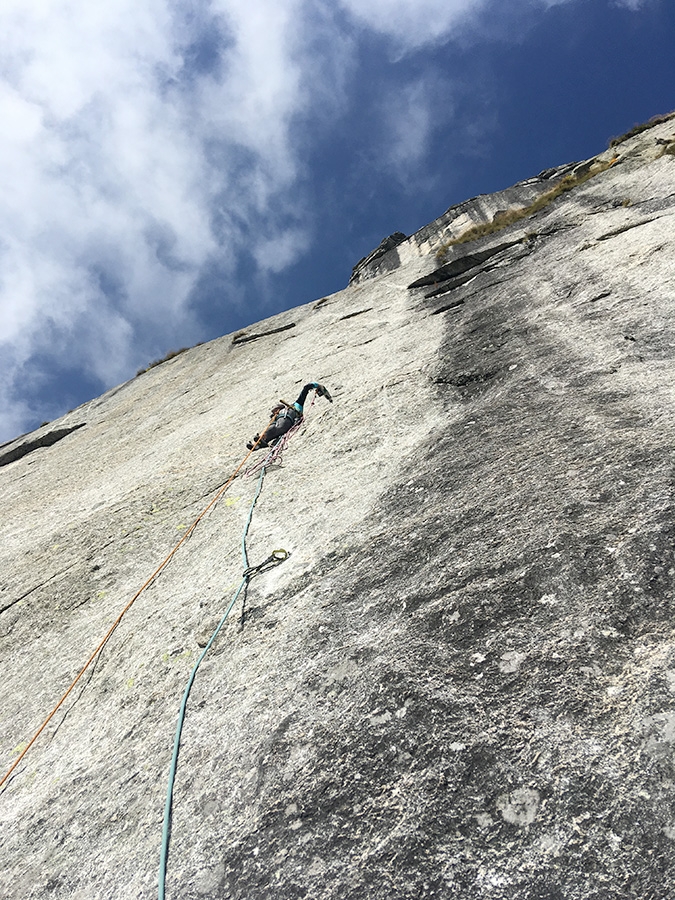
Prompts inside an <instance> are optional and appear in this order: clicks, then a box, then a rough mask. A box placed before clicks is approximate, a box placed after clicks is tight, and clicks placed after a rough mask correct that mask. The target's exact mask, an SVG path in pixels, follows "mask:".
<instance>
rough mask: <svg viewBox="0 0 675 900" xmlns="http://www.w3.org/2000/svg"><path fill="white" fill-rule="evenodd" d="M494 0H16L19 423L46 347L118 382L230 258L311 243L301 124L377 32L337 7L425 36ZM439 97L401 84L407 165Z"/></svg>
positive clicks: (184, 326) (0, 50) (0, 161)
mask: <svg viewBox="0 0 675 900" xmlns="http://www.w3.org/2000/svg"><path fill="white" fill-rule="evenodd" d="M493 2H495V0H338V3H337V4H335V3H333V2H331V0H246V2H242V0H144V2H143V3H141V4H139V3H138V2H136V0H106V2H105V3H92V2H90V0H3V2H2V5H1V6H0V33H2V35H3V41H2V44H1V45H0V121H2V123H3V128H2V133H1V135H0V170H1V171H2V173H3V190H2V192H1V193H0V384H1V385H3V388H2V389H3V390H4V391H5V394H4V396H2V397H0V405H1V406H2V409H3V412H2V415H1V417H0V440H2V439H3V437H9V436H11V431H12V430H13V429H15V428H17V426H18V427H19V428H21V425H20V423H22V422H27V421H28V418H27V417H29V416H33V417H34V416H35V414H36V409H35V404H34V402H33V401H32V400H31V399H30V397H29V396H28V394H27V393H26V392H25V391H22V389H20V385H19V381H20V380H21V379H23V378H24V374H25V372H26V371H27V369H30V366H31V365H37V363H35V359H36V357H37V356H38V355H39V356H40V357H41V359H43V360H44V359H45V358H47V357H49V356H50V355H52V356H53V357H54V358H55V359H67V361H68V363H69V365H71V366H72V367H73V368H75V369H77V368H78V367H80V368H81V370H82V372H83V373H85V374H86V376H87V377H88V378H91V377H95V378H98V379H100V380H101V382H102V384H101V387H104V386H109V385H110V384H112V383H114V382H115V381H117V380H120V379H122V378H125V377H127V376H128V375H129V374H130V373H131V371H132V369H133V367H134V366H135V365H136V364H137V362H138V361H139V357H140V361H147V354H148V353H152V354H154V353H156V352H157V351H158V350H162V349H166V348H168V347H170V346H172V345H174V344H175V342H176V339H177V336H178V339H179V340H181V341H183V342H184V341H187V340H190V337H191V336H192V335H195V339H197V338H196V335H197V333H198V323H197V322H196V320H195V312H194V310H193V308H192V307H191V298H192V297H193V292H194V290H195V286H196V285H197V284H198V283H199V279H200V276H201V275H202V274H203V273H204V272H205V271H207V270H208V269H209V266H212V265H213V264H214V262H217V264H218V268H219V271H221V272H223V271H225V272H228V271H229V272H231V273H234V272H235V271H236V267H237V264H238V261H239V260H240V258H241V256H242V254H247V256H248V258H249V259H253V260H255V261H256V262H257V265H258V267H259V270H260V273H261V274H262V276H263V277H264V276H265V275H266V274H270V273H275V272H279V271H281V270H282V269H283V268H284V267H287V266H289V265H290V264H292V263H293V262H294V261H295V260H296V259H297V258H298V257H299V255H300V254H302V253H303V252H305V251H306V249H307V248H308V247H309V246H310V243H311V236H310V235H309V233H308V232H307V226H306V225H305V222H304V221H303V212H304V211H303V210H302V207H301V205H300V201H299V200H298V197H297V190H295V186H296V184H297V179H298V177H299V174H300V173H301V171H302V168H301V166H302V160H303V158H304V147H303V146H302V143H301V142H302V141H308V142H311V140H312V137H313V131H314V130H317V129H318V130H320V129H321V128H326V127H329V126H328V124H327V123H329V122H330V120H331V116H333V115H334V114H335V113H336V111H339V110H340V108H341V104H342V103H343V102H344V91H345V87H344V85H345V83H346V79H347V75H348V73H349V72H350V68H351V66H352V64H353V63H354V61H355V57H356V46H357V44H358V37H357V36H356V35H357V32H358V29H356V30H355V29H354V28H351V30H350V29H347V30H346V31H342V30H341V29H340V28H339V26H338V25H337V21H338V19H336V18H335V17H336V15H338V13H336V10H338V11H339V14H341V15H342V16H343V17H344V14H345V12H346V13H347V14H348V15H349V16H351V21H352V25H353V24H354V23H356V24H357V25H358V26H360V27H365V28H366V29H370V30H371V31H376V32H378V33H379V34H382V35H385V36H386V37H387V38H389V39H391V41H392V45H393V46H395V47H396V48H397V49H398V50H400V49H401V48H402V49H403V51H404V52H405V51H406V50H414V49H416V48H419V47H420V46H423V45H424V44H428V43H434V42H438V41H441V40H445V39H447V38H448V36H450V35H453V34H457V33H459V32H460V31H461V30H462V29H463V28H464V26H465V25H467V24H471V22H473V21H475V20H476V17H477V16H479V14H484V13H485V12H486V10H488V8H489V6H490V4H491V3H493ZM518 2H520V3H523V4H527V3H535V4H537V5H542V4H544V5H545V4H546V3H549V4H550V3H551V2H552V0H518ZM617 2H623V3H624V4H625V5H628V6H631V7H633V8H636V7H637V6H638V5H639V2H638V0H617ZM425 79H426V80H425ZM437 96H438V91H437V90H436V88H435V87H434V85H430V83H429V80H428V78H427V77H426V76H421V77H420V78H419V79H418V80H417V81H416V82H414V83H412V84H409V85H407V86H405V87H404V88H403V89H401V90H400V91H398V92H397V94H396V96H392V97H388V98H386V100H384V101H383V102H382V104H381V116H382V117H383V120H384V123H385V126H386V127H385V128H384V129H382V133H383V137H382V140H383V150H382V153H381V156H382V158H385V161H386V162H387V164H388V165H389V166H390V167H392V168H394V169H398V170H399V171H404V170H405V169H406V167H408V168H410V167H411V166H414V164H415V163H418V162H419V161H420V160H421V159H422V157H423V155H424V154H425V153H426V152H427V150H428V146H429V141H430V138H431V136H432V134H433V131H434V128H435V127H436V124H435V116H437V115H438V105H437V104H436V106H434V99H435V97H437ZM443 96H444V98H445V97H447V96H450V93H449V91H446V90H445V89H444V93H443ZM446 113H447V114H448V115H450V114H451V110H450V112H448V111H447V109H446ZM299 122H303V123H304V125H303V127H302V128H299V127H298V123H299ZM308 123H311V128H310V127H308ZM379 124H381V123H379ZM233 277H234V274H233ZM39 374H40V373H39V372H36V373H35V376H36V378H38V379H39ZM12 386H14V392H13V393H12ZM38 414H39V413H38Z"/></svg>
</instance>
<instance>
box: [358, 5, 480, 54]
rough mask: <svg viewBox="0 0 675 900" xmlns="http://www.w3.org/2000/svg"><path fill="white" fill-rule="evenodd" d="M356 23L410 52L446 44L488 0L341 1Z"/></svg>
mask: <svg viewBox="0 0 675 900" xmlns="http://www.w3.org/2000/svg"><path fill="white" fill-rule="evenodd" d="M340 2H341V4H342V6H343V7H344V8H345V9H347V10H348V11H349V12H350V13H351V14H352V15H353V16H354V17H355V18H356V19H357V20H359V21H361V22H363V23H365V24H366V25H368V27H369V28H372V29H373V30H374V31H378V32H380V33H381V34H386V35H388V36H389V37H392V38H394V39H396V40H397V41H400V42H401V44H403V45H404V46H405V47H406V48H408V49H412V48H416V47H419V46H421V45H423V44H428V43H433V42H434V41H438V40H445V39H446V38H447V36H448V34H449V33H450V32H451V31H452V30H453V29H455V28H458V27H460V26H462V25H464V24H465V23H466V22H467V20H468V19H470V18H471V17H473V16H475V15H476V14H477V13H479V12H480V11H481V10H482V9H483V8H484V7H485V5H486V3H487V2H488V0H340Z"/></svg>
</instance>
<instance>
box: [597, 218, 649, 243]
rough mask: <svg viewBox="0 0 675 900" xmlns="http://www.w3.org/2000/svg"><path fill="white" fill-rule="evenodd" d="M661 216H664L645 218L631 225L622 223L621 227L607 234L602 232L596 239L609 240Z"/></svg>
mask: <svg viewBox="0 0 675 900" xmlns="http://www.w3.org/2000/svg"><path fill="white" fill-rule="evenodd" d="M661 218H662V216H654V217H653V218H652V219H643V220H642V221H641V222H631V223H630V224H629V225H622V226H621V228H615V229H614V230H613V231H608V232H607V234H601V235H600V237H598V238H596V241H607V240H609V238H613V237H616V236H617V235H619V234H624V232H626V231H630V230H631V228H639V227H640V225H649V223H650V222H656V220H657V219H661Z"/></svg>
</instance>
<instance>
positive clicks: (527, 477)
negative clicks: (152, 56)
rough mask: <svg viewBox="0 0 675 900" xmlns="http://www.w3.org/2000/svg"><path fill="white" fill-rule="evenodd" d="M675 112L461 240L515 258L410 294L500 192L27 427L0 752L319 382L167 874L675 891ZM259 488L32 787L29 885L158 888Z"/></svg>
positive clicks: (523, 193)
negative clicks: (299, 296)
mask: <svg viewBox="0 0 675 900" xmlns="http://www.w3.org/2000/svg"><path fill="white" fill-rule="evenodd" d="M674 132H675V122H673V121H670V122H666V123H664V124H662V125H659V126H657V127H655V128H652V129H650V130H648V131H645V132H644V133H642V134H640V135H638V136H637V137H634V138H631V139H630V140H628V141H626V142H625V143H624V144H621V145H619V147H617V148H616V151H612V152H608V153H607V154H604V155H603V156H602V158H603V159H609V158H611V157H612V156H613V154H614V153H615V152H616V153H617V154H618V159H617V161H616V163H615V164H614V165H613V166H612V167H611V168H610V169H608V170H607V171H604V172H601V173H600V174H598V175H596V176H595V177H594V178H592V179H590V180H589V181H587V182H586V183H585V184H582V185H580V186H579V187H577V188H575V189H573V190H571V191H570V192H568V193H566V194H564V195H563V196H561V197H560V198H558V199H557V200H555V201H553V202H552V203H551V204H550V205H548V206H547V207H545V208H544V209H543V210H542V211H540V212H538V213H536V214H535V215H533V216H531V217H529V218H527V219H524V220H522V221H520V222H517V223H515V224H513V225H510V226H509V227H507V228H505V229H503V230H502V231H499V232H496V233H494V234H492V235H488V236H486V237H483V238H481V239H479V240H477V241H473V242H470V243H466V244H460V245H457V246H456V247H454V248H453V249H452V250H451V251H450V252H449V254H448V256H447V257H446V259H445V262H446V263H451V262H453V261H454V260H459V259H460V258H463V257H468V255H470V254H479V253H481V252H482V251H488V250H490V249H491V248H498V247H502V249H501V250H499V251H498V252H496V253H493V254H489V253H483V254H482V258H481V261H480V262H479V263H478V264H477V265H475V266H472V265H470V264H469V262H467V261H466V260H465V262H464V263H458V264H457V266H456V267H455V270H456V271H455V274H454V275H452V276H447V270H446V272H445V274H444V273H443V272H441V273H440V274H437V275H436V276H433V277H430V278H427V279H426V280H427V281H428V282H429V283H428V284H427V285H422V286H420V287H416V288H412V289H409V287H408V286H409V285H410V284H412V283H414V282H416V281H419V280H420V279H422V280H424V276H430V275H431V273H433V272H434V271H435V270H436V269H438V268H439V266H440V263H439V262H438V261H437V260H436V258H435V255H434V252H433V251H434V250H435V249H436V248H437V247H438V246H439V245H440V244H442V243H443V241H445V240H447V237H448V234H449V233H453V232H452V223H453V222H455V227H456V228H457V227H458V226H457V225H456V223H457V222H458V221H464V219H461V217H462V216H463V217H465V218H466V217H468V218H467V221H477V220H480V217H478V218H477V215H478V214H477V213H476V214H475V215H474V214H473V213H472V210H474V207H472V206H471V203H473V201H469V202H467V204H463V205H462V209H461V210H456V214H455V213H452V211H449V212H448V213H446V214H445V215H444V216H443V217H441V219H439V220H438V221H437V223H432V225H431V226H427V228H426V229H422V231H421V232H420V233H419V234H418V235H417V236H412V237H411V238H409V239H408V240H407V241H406V242H403V243H401V244H399V246H398V247H396V248H394V249H393V250H389V251H388V253H387V254H386V256H383V257H381V258H379V259H375V260H374V261H372V260H371V261H370V262H369V263H368V264H367V266H366V268H365V269H364V270H363V271H362V272H361V273H360V275H359V279H358V280H357V283H354V284H353V285H352V286H351V287H349V288H347V289H346V290H344V291H342V292H340V293H339V294H336V295H333V296H331V297H328V298H324V299H322V300H320V301H317V302H315V303H311V304H308V305H306V306H304V307H300V308H298V309H294V310H291V311H289V312H286V313H283V314H281V315H279V316H275V317H273V318H272V319H269V320H267V321H265V322H262V323H258V324H257V325H255V326H252V327H251V328H250V329H247V332H246V334H244V335H243V337H244V338H246V337H249V338H252V339H251V340H244V341H243V342H242V339H241V338H242V336H241V335H239V336H235V343H233V337H232V336H231V335H230V336H225V337H223V338H221V339H219V340H217V341H214V342H212V343H210V344H207V345H203V346H199V347H195V348H193V349H192V350H189V351H187V352H185V353H183V354H181V355H180V356H177V357H175V358H174V359H172V360H170V361H168V362H165V363H163V364H161V365H159V366H157V367H155V368H153V369H151V370H149V371H148V372H146V373H145V374H143V375H141V376H139V377H138V378H136V379H134V380H133V381H131V382H129V383H127V384H125V385H122V386H121V387H119V388H117V389H115V390H113V391H110V392H108V393H107V394H105V395H104V396H103V397H101V398H99V399H97V400H94V401H92V402H91V403H88V404H86V405H85V406H83V407H80V408H79V409H76V410H74V411H72V412H71V413H69V414H68V415H67V416H65V417H63V419H61V420H59V421H58V422H53V423H50V424H49V425H47V426H44V427H43V428H41V429H39V430H38V431H37V432H35V433H34V434H32V435H26V436H23V437H22V438H20V439H17V441H16V442H13V443H10V444H6V445H4V446H3V447H0V497H1V498H2V509H3V520H2V541H1V543H0V673H1V676H2V704H1V706H0V765H1V767H2V770H3V773H4V771H6V770H7V769H8V768H9V767H10V765H11V764H12V762H13V760H14V759H16V757H17V755H18V753H19V752H20V751H21V748H22V747H23V746H24V744H25V742H26V741H27V740H28V739H30V737H31V736H32V734H33V733H34V731H35V730H36V729H37V728H38V726H39V725H40V724H41V722H42V721H43V719H44V717H45V716H46V715H47V714H48V713H49V711H50V710H51V708H52V707H53V705H54V704H55V703H56V701H57V700H58V698H59V697H60V696H61V694H62V693H63V691H65V690H66V688H67V687H68V685H69V683H70V681H71V679H72V678H73V677H74V676H75V674H76V673H77V672H78V670H79V669H80V667H81V666H82V665H83V664H84V662H85V661H86V659H87V657H88V656H89V654H90V653H91V652H92V651H93V649H94V648H95V647H96V645H97V644H98V642H99V641H100V640H101V638H102V637H103V635H104V634H105V633H106V631H107V629H108V628H109V627H110V625H111V624H112V622H113V621H114V620H115V618H116V617H117V616H118V615H119V613H120V612H121V610H122V608H123V607H124V606H125V604H126V603H128V601H129V600H130V598H131V597H132V596H133V595H134V593H135V592H136V591H137V590H138V588H139V587H140V586H141V585H142V584H143V582H144V581H145V580H146V579H147V578H148V576H149V575H150V574H151V573H152V572H153V571H154V569H155V568H156V567H157V565H158V564H159V563H160V562H161V561H162V559H163V558H164V557H165V555H166V554H167V553H168V552H169V550H170V549H171V548H172V546H173V545H174V544H175V542H176V541H177V540H178V539H179V538H180V536H181V534H182V533H183V532H184V530H185V528H186V526H188V525H189V524H190V523H191V522H192V521H193V519H194V518H195V517H196V516H197V515H198V513H199V512H200V510H201V509H202V508H203V507H204V506H205V505H206V504H207V503H208V501H209V499H210V498H211V497H212V496H213V495H214V493H215V491H216V490H217V489H218V487H219V486H220V485H221V484H223V483H224V481H225V480H226V479H227V477H228V475H229V474H230V472H231V471H232V470H233V469H234V468H235V467H236V466H237V464H238V463H239V461H240V460H241V459H242V457H243V456H244V455H245V453H246V450H245V442H246V440H247V439H249V438H250V437H251V436H252V435H253V433H254V432H255V431H257V430H259V429H260V428H261V427H262V426H264V424H265V423H266V421H267V418H268V412H269V408H270V407H271V405H272V404H273V403H274V402H275V401H276V400H277V398H279V397H282V398H284V399H285V400H289V401H292V400H294V399H295V397H296V396H297V393H298V392H299V389H300V387H301V386H302V384H303V383H304V382H306V381H311V380H315V379H316V380H319V381H322V382H323V383H325V384H326V385H327V386H328V387H329V389H330V390H331V392H332V394H333V397H334V401H335V402H334V403H333V405H329V404H328V403H326V402H325V401H324V400H317V402H316V403H315V404H314V405H313V407H312V408H311V410H310V411H309V413H308V415H307V418H306V423H305V427H304V430H303V431H301V432H300V433H299V434H298V435H297V436H296V437H295V438H294V439H293V442H292V443H291V445H290V447H289V449H288V451H287V452H286V454H285V458H284V464H283V465H282V466H281V467H273V468H271V469H270V470H269V472H268V473H267V476H266V479H265V483H264V487H263V492H262V495H261V497H260V499H259V501H258V505H257V507H256V509H255V512H254V516H253V520H252V526H251V530H250V535H249V545H248V546H249V556H250V561H251V562H252V563H253V564H255V563H257V562H260V561H262V560H263V559H265V558H266V557H267V556H268V554H269V553H270V552H271V550H273V549H275V548H279V547H283V548H285V549H286V550H287V551H288V552H289V554H290V555H289V558H288V559H287V560H286V561H285V562H283V563H282V564H280V565H279V566H277V567H276V568H275V569H273V570H271V571H268V572H265V573H263V574H260V575H258V576H257V577H255V578H253V579H252V580H251V582H250V585H249V589H248V594H247V598H246V605H245V609H242V605H241V604H239V605H238V606H237V607H236V608H235V610H234V612H233V614H232V616H231V618H230V619H229V620H228V622H227V624H226V625H225V627H224V629H223V631H222V632H221V634H220V635H219V637H218V639H217V641H216V643H215V644H214V646H213V648H212V650H211V652H210V653H209V654H208V655H207V657H206V659H205V660H204V662H203V663H202V665H201V668H200V669H199V672H198V674H197V677H196V680H195V684H194V687H193V690H192V694H191V697H190V700H189V703H188V709H187V717H186V722H185V727H184V732H183V742H182V748H181V753H180V757H179V766H178V775H177V781H176V790H175V795H174V810H173V825H172V838H171V845H170V853H169V861H168V870H167V897H168V898H172V900H173V898H176V900H178V898H180V900H193V898H212V900H216V898H223V900H225V898H228V900H229V898H232V900H234V898H247V900H260V898H265V900H267V898H270V900H271V898H281V900H292V898H293V900H295V898H312V900H319V898H321V900H338V898H340V900H342V898H353V900H357V898H358V900H362V898H377V900H385V898H416V900H418V898H449V897H458V898H459V897H461V898H462V900H474V898H475V900H478V898H480V900H483V898H490V900H507V898H508V900H513V898H527V900H544V898H546V900H563V898H564V900H576V898H579V900H581V898H583V900H591V898H593V900H608V898H626V897H630V898H633V897H634V898H640V900H647V898H654V900H665V898H669V897H671V896H673V894H672V890H673V889H672V883H673V876H674V875H675V862H674V860H675V639H674V636H673V625H672V623H673V614H674V613H675V595H674V591H673V587H674V584H675V577H674V576H675V556H674V536H675V527H674V525H673V514H674V511H675V504H674V498H673V489H674V488H673V485H674V472H675V470H674V463H675V448H674V438H673V433H674V432H673V427H674V424H675V369H674V365H673V360H674V357H675V262H674V253H673V251H674V249H675V230H674V228H673V225H674V223H675V219H674V214H675V158H674V157H673V156H672V155H670V154H669V153H664V152H663V151H664V148H666V147H667V146H668V145H667V143H664V142H667V141H668V140H670V139H671V138H672V137H673V133H674ZM558 171H559V173H561V174H564V173H565V172H566V171H567V169H566V168H565V167H562V168H561V169H560V170H558ZM534 182H536V179H533V180H531V181H530V182H526V183H525V184H524V185H523V186H515V187H514V188H512V189H510V190H509V191H507V192H502V194H501V195H495V198H496V199H494V200H493V201H491V200H490V198H489V197H487V198H486V197H483V198H477V200H476V201H475V204H474V206H475V208H476V209H478V208H480V210H481V216H483V219H484V218H485V216H486V215H487V213H486V212H485V211H486V210H487V211H488V212H489V211H491V212H490V215H494V212H495V211H498V210H499V209H503V208H504V197H507V198H508V202H509V204H513V205H515V206H518V205H521V206H522V205H525V204H526V203H528V202H531V199H532V197H533V196H534V195H536V193H537V190H538V188H537V187H536V185H535V186H534V187H533V184H534ZM533 192H534V193H533ZM519 197H520V198H521V199H520V201H519ZM476 204H477V205H476ZM448 223H450V225H449V224H448ZM449 228H450V231H448V229H449ZM462 267H464V268H465V269H466V271H464V272H463V273H462V274H461V276H460V277H458V276H457V271H459V269H461V268H462ZM432 281H433V282H435V283H434V284H431V282H432ZM430 294H433V295H434V296H428V295H430ZM289 326H292V327H289ZM255 335H258V336H257V337H255ZM75 426H81V427H79V428H75ZM255 488H256V482H255V479H246V478H241V477H240V478H237V479H236V481H235V482H234V484H233V485H232V486H231V487H230V488H229V490H228V491H227V493H226V494H225V495H224V497H223V498H222V499H221V500H220V501H219V503H218V504H217V506H216V507H215V508H214V509H212V510H211V511H210V512H209V513H208V515H207V516H206V517H205V518H204V520H203V521H202V522H201V523H200V525H199V526H198V528H197V529H196V530H195V532H194V534H193V535H192V536H191V537H190V538H189V540H187V541H186V543H185V544H184V545H183V546H182V547H181V549H180V550H179V551H178V553H177V554H176V556H175V557H174V559H173V560H172V561H171V563H170V564H169V565H168V566H167V567H166V569H165V570H164V571H163V572H162V573H161V575H160V576H159V577H158V578H157V579H156V581H155V582H154V583H152V584H151V585H150V587H149V588H148V589H147V590H146V591H145V592H144V593H143V594H141V596H140V597H139V598H138V600H137V601H136V602H135V604H134V605H133V606H132V607H131V609H130V610H129V611H128V613H127V614H126V615H125V617H124V618H123V620H122V622H121V624H120V626H119V627H118V629H117V630H116V631H115V633H114V634H113V636H112V637H111V639H110V641H109V642H108V644H107V645H106V647H105V648H104V650H103V652H102V654H101V657H100V659H99V660H98V661H97V662H96V664H95V666H93V667H92V669H91V670H89V671H88V672H87V674H86V675H85V677H84V678H83V679H82V681H81V683H80V684H79V685H78V687H77V688H76V689H75V690H74V691H73V694H72V695H71V697H70V698H69V699H68V701H67V702H66V703H65V704H64V706H63V707H62V709H61V710H60V711H59V712H58V713H57V714H56V716H55V717H54V719H53V720H52V722H51V723H50V725H49V726H48V727H47V728H46V729H45V732H44V733H43V734H42V735H41V737H40V738H39V739H38V741H37V742H36V743H35V745H34V746H33V747H32V748H31V749H30V751H29V752H28V753H27V754H26V756H25V757H24V759H23V760H22V762H21V764H20V765H19V766H18V767H17V769H16V770H15V772H14V773H13V775H12V777H11V778H10V779H9V781H8V782H7V784H6V786H5V788H4V790H3V791H2V793H0V835H1V837H0V896H3V897H7V898H12V900H14V898H17V900H18V898H21V900H24V898H53V900H60V898H76V900H89V898H106V900H113V898H114V900H118V898H119V900H131V898H143V900H145V898H151V897H154V896H156V893H157V872H158V862H159V848H160V839H161V831H162V814H163V805H164V795H165V791H166V781H167V775H168V767H169V761H170V757H171V750H172V743H173V735H174V729H175V725H176V718H177V713H178V708H179V704H180V700H181V696H182V693H183V690H184V687H185V684H186V681H187V678H188V675H189V672H190V669H191V667H192V665H193V664H194V662H195V661H196V659H197V656H198V655H199V653H200V652H201V647H202V646H203V644H204V642H205V640H206V639H208V636H209V634H210V633H211V631H212V629H213V628H214V627H215V625H216V623H217V622H218V620H219V618H220V616H221V614H222V611H223V610H224V608H225V606H226V604H227V602H229V599H230V597H231V596H232V594H233V592H234V590H235V589H236V587H237V585H238V583H239V581H240V578H241V573H242V565H241V559H240V541H241V534H242V529H243V526H244V523H245V520H246V517H247V515H248V509H249V504H250V502H251V499H252V497H253V494H254V492H255ZM1 774H2V773H0V777H1Z"/></svg>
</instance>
